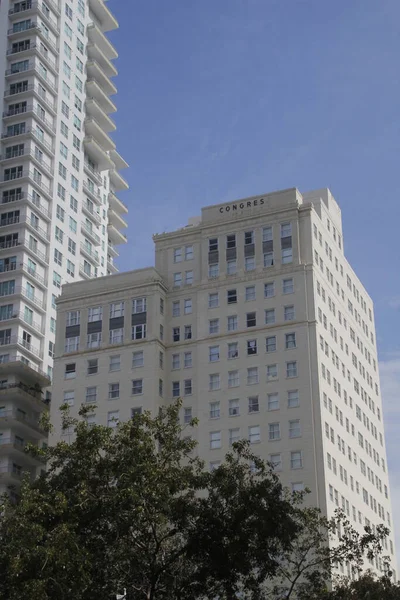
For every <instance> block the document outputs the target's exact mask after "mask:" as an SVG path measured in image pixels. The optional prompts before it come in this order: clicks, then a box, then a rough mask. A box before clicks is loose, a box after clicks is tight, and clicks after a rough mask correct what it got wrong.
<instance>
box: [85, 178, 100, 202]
mask: <svg viewBox="0 0 400 600" xmlns="http://www.w3.org/2000/svg"><path fill="white" fill-rule="evenodd" d="M83 191H84V192H85V193H86V194H87V195H88V196H89V198H91V199H92V200H93V201H94V202H95V203H96V204H97V205H100V204H101V194H100V190H99V189H98V188H95V187H94V186H93V187H92V186H91V185H89V183H88V182H87V181H84V182H83Z"/></svg>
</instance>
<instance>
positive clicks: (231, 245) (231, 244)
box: [226, 233, 236, 248]
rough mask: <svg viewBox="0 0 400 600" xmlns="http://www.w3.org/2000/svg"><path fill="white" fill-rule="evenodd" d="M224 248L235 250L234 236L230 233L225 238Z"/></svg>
mask: <svg viewBox="0 0 400 600" xmlns="http://www.w3.org/2000/svg"><path fill="white" fill-rule="evenodd" d="M226 247H227V248H236V234H235V233H231V234H230V235H227V236H226Z"/></svg>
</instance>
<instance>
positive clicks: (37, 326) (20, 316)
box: [0, 310, 44, 336]
mask: <svg viewBox="0 0 400 600" xmlns="http://www.w3.org/2000/svg"><path fill="white" fill-rule="evenodd" d="M16 320H19V321H22V322H23V323H24V326H26V327H27V328H28V329H31V330H32V331H33V333H35V334H40V335H41V336H42V335H44V327H43V325H42V324H41V323H39V322H38V321H34V320H33V319H27V318H26V315H25V313H24V311H22V310H21V311H20V312H15V313H13V314H12V315H10V316H9V317H8V318H5V319H0V323H6V322H7V323H8V322H10V321H16Z"/></svg>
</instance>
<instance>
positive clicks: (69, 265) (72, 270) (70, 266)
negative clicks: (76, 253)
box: [67, 259, 75, 277]
mask: <svg viewBox="0 0 400 600" xmlns="http://www.w3.org/2000/svg"><path fill="white" fill-rule="evenodd" d="M67 274H68V275H70V276H71V277H75V265H74V263H73V262H71V261H70V260H68V259H67Z"/></svg>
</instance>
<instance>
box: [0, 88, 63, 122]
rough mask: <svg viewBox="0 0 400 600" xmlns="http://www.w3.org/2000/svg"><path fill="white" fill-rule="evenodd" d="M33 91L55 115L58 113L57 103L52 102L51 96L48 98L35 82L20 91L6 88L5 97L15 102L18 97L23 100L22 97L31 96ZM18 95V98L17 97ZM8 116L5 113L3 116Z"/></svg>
mask: <svg viewBox="0 0 400 600" xmlns="http://www.w3.org/2000/svg"><path fill="white" fill-rule="evenodd" d="M32 93H33V94H34V95H35V96H36V97H37V98H38V100H39V101H40V102H41V103H42V104H45V106H46V108H48V109H49V110H50V111H51V112H52V113H53V115H55V114H56V111H57V105H56V104H55V103H54V102H52V101H51V100H50V99H49V98H47V96H46V95H45V94H43V91H42V89H41V88H39V87H38V86H37V85H35V84H34V83H30V84H29V85H26V86H25V87H24V88H23V89H22V90H20V91H16V92H14V91H13V92H11V90H10V89H8V90H6V91H5V92H4V98H5V99H6V100H12V101H13V102H15V100H17V99H18V101H19V100H21V99H22V98H25V97H28V96H31V95H32ZM16 96H17V98H16ZM4 116H7V115H4V114H3V117H4Z"/></svg>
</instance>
